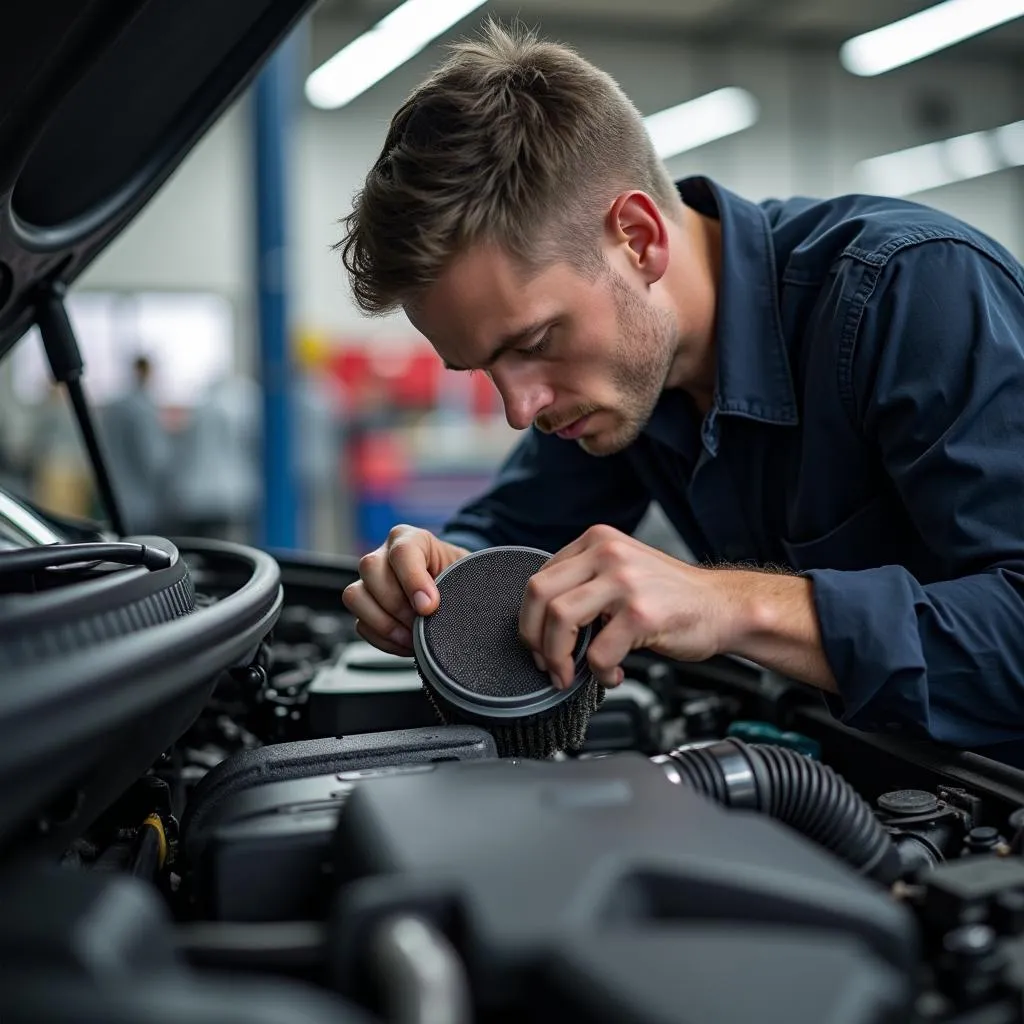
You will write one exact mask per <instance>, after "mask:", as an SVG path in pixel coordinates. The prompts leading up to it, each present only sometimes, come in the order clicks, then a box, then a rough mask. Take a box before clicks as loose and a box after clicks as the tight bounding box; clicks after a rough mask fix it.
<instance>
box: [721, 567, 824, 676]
mask: <svg viewBox="0 0 1024 1024" xmlns="http://www.w3.org/2000/svg"><path fill="white" fill-rule="evenodd" d="M717 572H719V573H720V582H721V585H722V588H723V591H724V592H725V594H726V601H725V604H726V606H727V607H728V608H729V613H728V616H727V620H728V624H727V627H726V629H725V631H724V636H723V647H724V649H723V651H722V653H723V654H735V655H739V656H740V657H743V658H747V659H749V660H750V661H753V662H756V663H757V664H759V665H763V666H764V667H765V668H769V669H772V670H774V671H776V672H779V673H781V674H782V675H786V676H789V677H791V678H793V679H797V680H799V681H800V682H804V683H808V684H810V685H811V686H816V687H818V689H820V690H826V691H827V692H829V693H836V692H837V687H836V681H835V677H834V675H833V673H832V670H831V668H830V667H829V664H828V661H827V659H826V657H825V651H824V648H823V647H822V642H821V626H820V624H819V622H818V616H817V612H816V611H815V607H814V595H813V584H812V583H811V581H810V580H809V579H805V578H803V577H800V576H784V575H778V574H774V573H762V572H745V571H739V570H728V569H726V570H717Z"/></svg>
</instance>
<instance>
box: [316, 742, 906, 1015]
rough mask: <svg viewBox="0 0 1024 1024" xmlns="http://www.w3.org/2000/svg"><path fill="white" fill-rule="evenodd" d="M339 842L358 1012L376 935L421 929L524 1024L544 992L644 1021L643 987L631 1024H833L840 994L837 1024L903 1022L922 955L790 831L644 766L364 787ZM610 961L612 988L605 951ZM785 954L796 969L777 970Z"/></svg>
mask: <svg viewBox="0 0 1024 1024" xmlns="http://www.w3.org/2000/svg"><path fill="white" fill-rule="evenodd" d="M334 842H335V871H336V876H337V880H338V882H339V883H341V890H340V892H339V902H338V905H337V906H336V908H335V911H336V917H335V920H336V922H337V924H338V926H339V935H340V937H341V944H340V948H338V949H337V950H336V953H337V957H338V959H337V961H336V963H337V965H338V971H339V983H340V984H341V986H342V988H343V989H344V990H347V991H351V992H353V993H354V994H358V993H359V992H360V982H359V977H360V975H361V974H362V973H364V967H365V961H363V959H362V956H363V954H362V953H361V951H362V950H365V949H366V948H367V947H368V941H367V938H368V936H369V934H370V932H371V931H372V929H373V927H374V925H375V924H376V923H377V922H379V921H380V920H381V918H382V917H384V916H387V915H390V914H392V913H395V912H405V911H411V912H418V913H425V914H427V915H429V916H431V917H432V918H433V919H434V920H435V921H436V923H437V924H438V925H439V926H441V927H442V928H445V929H446V931H447V932H448V934H449V937H450V938H451V940H452V941H453V942H454V943H455V945H456V947H457V948H458V949H459V950H460V952H461V953H462V956H463V957H464V958H465V961H466V963H467V965H468V967H469V971H470V975H471V979H472V982H473V987H474V990H475V991H476V992H477V994H478V998H479V999H480V1000H481V1008H488V1007H489V1008H491V1009H495V1010H496V1009H498V1008H501V1009H502V1010H503V1011H507V1010H508V1009H509V1007H510V1006H513V1007H515V1008H516V1010H517V1011H518V1012H520V1013H522V1014H528V1015H530V1016H529V1019H531V1020H532V1019H540V1018H539V1017H536V1013H538V1012H540V1009H539V1004H538V1002H535V1001H534V997H535V996H537V995H538V993H540V992H541V991H543V992H544V993H545V999H546V1000H547V1001H548V1004H549V1005H558V1006H559V1007H560V1011H559V1012H560V1014H561V1016H562V1019H569V1018H570V1017H571V1019H573V1020H580V1021H584V1020H586V1021H605V1020H611V1019H615V1017H614V1014H612V1016H611V1017H609V1016H608V1013H609V1012H610V1010H609V1007H611V1006H614V1005H616V1004H617V1005H618V1007H619V1009H620V1012H621V1011H622V1009H623V1008H632V1007H635V1005H636V1002H635V993H636V991H637V990H641V989H642V990H643V991H644V992H646V993H647V998H646V999H645V1000H644V1001H643V1003H644V1009H643V1014H642V1016H637V1015H636V1014H635V1013H634V1012H633V1011H632V1010H631V1012H630V1020H636V1021H641V1020H643V1021H648V1020H649V1021H655V1020H666V1021H667V1020H673V1021H684V1020H690V1019H691V1018H690V1016H688V1015H687V1013H686V1012H685V1010H686V1006H687V1004H688V993H691V992H697V991H700V992H701V999H700V1005H701V1008H702V1009H701V1013H700V1015H699V1016H694V1017H693V1018H692V1019H693V1020H698V1019H699V1020H701V1021H735V1020H741V1019H750V1018H749V1016H748V1014H747V1012H746V1011H747V1010H748V1009H749V1008H750V1007H751V1006H758V1005H760V1006H764V1007H765V1009H766V1010H768V1009H769V1008H770V1006H771V1001H772V1000H776V1002H775V1006H776V1008H777V1009H780V1010H781V1009H782V1008H783V1007H784V1008H785V1016H786V1020H787V1022H788V1024H800V1022H803V1021H806V1022H807V1024H826V1022H827V1021H829V1020H830V1019H832V1018H830V1017H829V1016H828V1015H827V1009H828V1007H829V1006H836V1005H837V1004H836V1003H835V999H836V998H838V997H839V996H840V994H841V993H845V995H844V998H843V1000H842V1002H841V1004H838V1005H842V1006H843V1012H842V1015H841V1019H842V1021H843V1024H854V1022H857V1024H861V1022H869V1021H871V1022H876V1021H890V1020H903V1019H905V1017H906V1015H907V1014H908V1012H909V1003H910V998H911V996H910V992H911V988H912V985H911V978H910V972H911V967H912V964H913V962H914V960H915V957H916V950H917V937H916V930H915V925H914V922H913V920H912V918H911V916H910V915H909V913H907V912H906V911H905V909H904V908H903V907H901V906H899V905H897V904H896V903H894V902H893V901H892V900H891V899H890V897H889V896H888V894H887V893H885V892H884V891H882V890H880V889H878V888H877V887H875V886H874V885H872V884H871V883H869V882H866V881H864V880H863V879H861V878H860V877H859V876H857V875H856V874H854V873H853V872H852V871H851V870H850V869H848V868H847V867H846V866H845V865H844V864H841V863H839V862H838V861H836V860H834V859H833V858H831V857H829V856H828V855H827V854H826V853H824V852H822V851H820V850H819V849H818V848H816V847H814V846H812V845H811V844H810V842H808V841H806V840H804V839H803V838H802V837H800V836H798V835H796V834H795V833H793V832H792V831H790V830H789V829H787V828H785V827H784V826H782V825H779V824H778V823H776V822H774V821H771V820H770V819H767V818H764V817H761V816H758V815H755V814H753V813H746V812H736V811H727V810H724V809H722V808H720V807H719V806H717V805H715V804H713V803H711V802H710V801H709V800H707V799H706V798H704V797H702V796H700V795H698V794H696V793H694V792H692V791H691V790H688V789H685V788H682V787H680V786H677V785H673V784H672V783H671V782H670V781H669V780H668V779H667V778H666V777H665V775H664V774H663V773H662V771H661V769H660V768H658V767H657V766H655V765H652V764H651V763H650V762H649V761H648V760H647V759H646V758H643V757H640V756H637V755H633V754H622V755H616V756H613V757H608V758H602V759H596V760H586V761H566V762H561V763H559V762H554V763H550V762H529V761H522V762H517V761H510V760H506V761H495V762H478V763H466V764H443V765H436V766H434V767H433V769H432V770H428V771H422V772H419V773H416V774H410V775H404V776H397V775H396V776H391V777H382V778H375V779H367V780H366V781H365V782H364V783H363V784H361V785H360V786H358V787H356V788H355V789H354V790H353V792H352V793H351V795H350V796H349V799H348V800H347V802H346V804H345V806H344V807H343V808H342V810H341V813H340V816H339V823H338V830H337V832H336V834H335V837H334ZM659 942H667V943H668V944H669V945H670V946H671V947H672V948H673V949H675V950H676V954H678V955H675V954H674V955H673V956H672V957H670V960H671V962H672V963H673V964H674V968H673V969H672V970H667V969H666V962H665V958H664V956H662V955H658V956H652V955H651V951H652V949H654V948H655V947H656V946H657V945H658V943H659ZM704 944H707V947H708V948H712V945H714V946H715V948H718V949H720V950H721V951H722V954H723V955H725V953H726V951H727V950H728V949H729V948H730V947H731V946H734V947H735V949H736V950H737V951H741V952H742V959H743V960H744V961H745V962H747V963H748V964H756V963H758V962H760V963H761V964H762V966H767V965H769V964H771V965H773V966H772V969H771V970H763V969H759V970H756V971H742V970H741V971H740V972H739V973H738V974H737V972H736V971H735V970H734V967H735V966H736V965H735V964H733V965H730V966H729V969H728V970H726V969H725V965H724V964H723V965H722V968H723V969H722V970H720V971H718V972H717V973H711V974H710V975H709V973H708V972H709V970H710V967H711V964H712V962H713V960H714V958H710V959H709V957H708V956H700V957H694V956H693V953H694V951H695V950H698V949H701V948H702V947H703V946H704ZM613 945H614V948H616V949H617V950H619V951H620V953H621V957H622V958H623V964H622V968H621V970H620V971H618V972H617V973H615V972H609V971H608V970H607V964H606V960H607V957H606V956H605V955H604V954H602V953H601V952H600V951H601V950H605V951H607V950H608V949H610V948H612V946H613ZM786 948H788V949H789V950H790V952H791V953H792V954H793V955H794V957H795V959H794V960H793V961H792V963H793V970H791V971H787V970H782V968H781V965H782V964H784V963H785V962H786V958H785V957H781V956H779V955H778V952H779V950H780V949H786ZM811 949H817V950H819V951H820V955H819V956H818V957H816V958H815V957H812V958H811V959H812V960H813V961H814V962H817V961H818V960H821V961H822V963H823V965H827V967H828V971H827V973H828V975H829V977H830V978H831V980H832V985H831V986H830V987H829V988H828V989H823V988H822V987H821V986H814V987H813V988H814V992H815V993H817V997H816V998H808V999H807V1000H803V1001H800V1000H798V1001H797V1004H798V1005H796V1006H794V1000H793V996H794V990H795V989H796V988H799V987H800V986H801V985H802V984H804V980H805V979H806V977H807V971H808V969H809V964H808V962H807V961H806V960H804V961H803V963H801V953H800V951H801V950H804V951H807V950H811ZM687 950H689V953H688V954H687V952H686V951H687ZM556 958H558V959H559V960H560V961H561V962H562V963H563V964H564V965H565V966H566V968H567V969H568V967H569V964H570V963H571V965H572V970H571V971H570V972H569V974H571V976H572V977H573V978H575V979H576V981H575V982H572V983H571V984H570V982H569V981H567V980H566V979H567V978H568V976H569V975H567V974H565V972H557V976H558V977H560V978H561V979H562V981H561V982H560V983H559V985H560V987H561V992H560V994H559V997H558V998H557V999H553V997H554V995H555V989H554V987H552V985H551V984H550V983H545V978H547V979H548V982H550V978H551V973H550V972H551V964H552V963H553V961H554V960H555V959H556ZM727 962H728V961H726V963H727ZM844 962H845V963H847V964H848V973H847V974H846V975H845V979H846V981H845V983H842V982H843V977H844V975H843V972H842V969H841V965H842V964H843V963H844ZM716 977H717V978H718V979H719V980H718V981H716V980H715V979H716ZM801 979H804V980H801ZM566 985H569V990H566V987H565V986H566ZM609 986H610V987H611V989H613V990H615V991H610V990H609ZM752 986H753V987H752ZM556 987H557V986H556ZM627 989H628V990H629V991H627ZM573 992H575V993H576V996H578V998H576V997H574V996H573ZM594 992H601V993H602V996H601V998H599V999H597V1000H594V999H593V995H594ZM631 992H632V993H633V994H632V995H631V994H630V993H631ZM531 993H533V995H531ZM851 1000H853V1002H852V1003H851ZM791 1007H793V1009H791ZM801 1007H803V1009H801ZM822 1013H826V1015H825V1016H822V1015H821V1014H822ZM566 1015H568V1016H566ZM524 1019H525V1018H524ZM618 1019H622V1018H621V1017H620V1018H618ZM765 1019H771V1015H770V1014H768V1016H767V1017H766V1018H765Z"/></svg>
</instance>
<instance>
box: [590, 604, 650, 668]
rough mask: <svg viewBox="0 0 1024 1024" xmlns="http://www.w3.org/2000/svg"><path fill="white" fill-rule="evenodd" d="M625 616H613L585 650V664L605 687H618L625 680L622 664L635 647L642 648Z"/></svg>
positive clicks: (639, 639) (638, 638)
mask: <svg viewBox="0 0 1024 1024" xmlns="http://www.w3.org/2000/svg"><path fill="white" fill-rule="evenodd" d="M641 639H642V638H640V637H638V636H636V635H635V632H634V630H633V628H632V627H631V626H630V624H629V619H628V617H627V616H626V615H625V614H621V613H620V614H614V615H612V616H611V618H610V619H609V620H608V621H607V622H606V623H605V626H604V628H603V629H602V630H601V632H600V633H598V634H597V636H596V637H594V639H593V641H591V644H590V646H589V647H588V648H587V663H588V664H589V665H590V670H591V671H592V672H593V673H594V675H595V676H596V677H597V680H598V682H600V683H602V684H603V685H605V686H618V685H619V683H621V682H622V680H623V679H624V678H625V672H624V671H623V670H622V662H623V661H625V660H626V655H627V654H629V652H630V651H632V650H634V649H635V648H636V647H640V646H642V644H641V642H640V641H641Z"/></svg>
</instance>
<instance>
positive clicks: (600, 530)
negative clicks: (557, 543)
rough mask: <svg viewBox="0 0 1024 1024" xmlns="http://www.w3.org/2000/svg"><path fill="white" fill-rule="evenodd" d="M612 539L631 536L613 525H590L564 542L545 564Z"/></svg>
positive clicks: (570, 556)
mask: <svg viewBox="0 0 1024 1024" xmlns="http://www.w3.org/2000/svg"><path fill="white" fill-rule="evenodd" d="M614 539H619V540H623V539H627V540H632V539H633V538H631V537H630V536H629V534H625V533H623V532H622V531H621V530H616V529H615V527H614V526H608V525H605V524H599V525H597V526H591V527H590V528H589V529H587V530H586V531H585V532H584V533H581V534H580V536H579V537H577V538H576V539H575V540H574V541H571V542H570V543H569V544H566V545H565V547H564V548H560V549H559V550H558V551H556V552H555V554H554V555H552V556H551V558H550V559H549V561H548V562H547V563H546V564H547V565H552V564H557V563H559V562H564V561H565V560H566V559H569V558H573V557H574V556H576V555H578V554H581V553H582V552H584V551H587V550H589V549H590V548H592V547H594V546H595V545H597V544H601V543H602V542H605V541H609V540H614Z"/></svg>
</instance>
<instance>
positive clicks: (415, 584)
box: [388, 531, 440, 615]
mask: <svg viewBox="0 0 1024 1024" xmlns="http://www.w3.org/2000/svg"><path fill="white" fill-rule="evenodd" d="M433 540H434V538H433V537H432V536H431V535H430V534H429V533H427V532H426V531H417V532H415V533H410V534H407V535H405V536H403V537H400V538H399V539H398V540H396V541H394V543H392V544H391V546H390V547H389V549H388V564H389V565H390V567H391V569H392V571H393V572H394V575H395V578H396V579H397V581H398V585H399V586H400V587H401V589H402V593H403V594H404V595H405V600H406V602H407V603H408V604H409V605H410V606H411V607H412V608H414V609H415V610H416V613H417V614H418V615H429V614H430V613H431V612H433V611H434V610H435V609H436V608H437V605H438V603H439V601H440V595H439V594H438V592H437V586H436V585H435V584H434V578H433V576H431V574H430V570H429V568H428V558H429V555H430V551H429V545H430V544H432V543H433Z"/></svg>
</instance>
